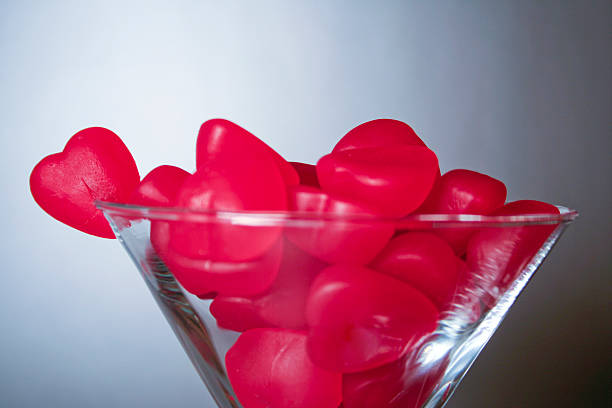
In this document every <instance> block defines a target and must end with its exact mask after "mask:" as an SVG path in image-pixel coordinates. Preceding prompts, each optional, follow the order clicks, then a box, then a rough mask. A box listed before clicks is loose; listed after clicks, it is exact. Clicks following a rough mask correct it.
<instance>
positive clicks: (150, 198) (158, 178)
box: [129, 165, 191, 207]
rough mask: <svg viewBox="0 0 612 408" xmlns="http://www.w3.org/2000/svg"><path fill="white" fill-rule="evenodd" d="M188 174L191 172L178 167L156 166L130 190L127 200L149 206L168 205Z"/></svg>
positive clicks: (171, 203)
mask: <svg viewBox="0 0 612 408" xmlns="http://www.w3.org/2000/svg"><path fill="white" fill-rule="evenodd" d="M189 176H191V174H189V173H188V172H186V171H185V170H183V169H181V168H179V167H175V166H167V165H164V166H159V167H156V168H154V169H153V170H151V172H149V174H147V175H146V176H145V177H144V178H143V179H142V181H141V182H140V184H139V185H138V187H137V188H136V189H135V190H134V191H133V192H132V194H131V196H130V199H129V202H130V204H135V205H143V206H150V207H158V206H159V207H170V206H172V205H173V204H174V199H175V197H176V195H177V194H178V191H179V189H180V188H181V186H182V185H183V183H184V182H185V180H187V178H188V177H189Z"/></svg>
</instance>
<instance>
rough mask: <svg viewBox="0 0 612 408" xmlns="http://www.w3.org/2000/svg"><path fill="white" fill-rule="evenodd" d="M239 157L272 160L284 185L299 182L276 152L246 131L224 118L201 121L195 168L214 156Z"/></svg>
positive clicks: (200, 166) (292, 184) (199, 167)
mask: <svg viewBox="0 0 612 408" xmlns="http://www.w3.org/2000/svg"><path fill="white" fill-rule="evenodd" d="M241 156H246V157H252V158H256V159H257V160H259V161H268V160H270V161H272V162H274V163H275V164H276V166H277V167H278V170H279V172H280V174H281V176H282V177H283V180H284V181H285V184H286V185H287V186H295V185H298V184H299V182H300V179H299V176H298V174H297V172H296V171H295V169H294V168H293V167H292V166H291V165H290V164H289V163H288V162H287V161H286V160H285V159H283V157H282V156H281V155H280V154H278V153H276V151H274V149H272V148H271V147H270V146H268V145H267V144H265V143H264V142H263V141H261V140H260V139H259V138H257V137H256V136H255V135H253V134H252V133H250V132H248V131H247V130H245V129H243V128H241V127H240V126H238V125H236V124H235V123H232V122H230V121H229V120H225V119H211V120H208V121H206V122H204V123H203V124H202V126H201V127H200V131H199V132H198V140H197V143H196V165H197V168H198V170H199V169H201V168H202V167H203V166H205V165H206V163H207V162H208V161H209V160H213V159H215V158H219V157H241Z"/></svg>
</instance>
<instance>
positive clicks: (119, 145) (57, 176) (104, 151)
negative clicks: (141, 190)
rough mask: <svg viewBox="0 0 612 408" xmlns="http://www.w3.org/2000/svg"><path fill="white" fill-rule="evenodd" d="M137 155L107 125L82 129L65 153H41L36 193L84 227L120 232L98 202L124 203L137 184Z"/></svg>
mask: <svg viewBox="0 0 612 408" xmlns="http://www.w3.org/2000/svg"><path fill="white" fill-rule="evenodd" d="M139 182H140V176H139V174H138V168H137V167H136V163H135V162H134V158H133V157H132V155H131V154H130V152H129V151H128V149H127V147H125V145H124V144H123V142H122V141H121V139H119V137H118V136H117V135H116V134H114V133H113V132H111V131H110V130H108V129H105V128H101V127H92V128H87V129H83V130H81V131H79V132H77V133H76V134H75V135H74V136H72V137H71V138H70V140H69V141H68V143H67V144H66V147H65V148H64V150H63V151H62V152H61V153H55V154H52V155H50V156H47V157H45V158H44V159H42V160H41V161H40V162H39V163H38V164H37V165H36V167H34V170H32V174H31V175H30V190H31V192H32V195H33V196H34V199H35V200H36V202H37V203H38V205H40V207H41V208H42V209H43V210H45V211H46V212H47V213H48V214H49V215H51V216H52V217H53V218H55V219H57V220H58V221H61V222H63V223H64V224H67V225H69V226H71V227H73V228H76V229H78V230H80V231H83V232H85V233H88V234H91V235H95V236H98V237H102V238H115V235H114V234H113V232H112V230H111V228H110V226H109V225H108V222H107V221H106V219H105V218H104V215H103V214H102V212H101V211H100V210H98V209H97V208H96V207H95V205H94V202H95V201H96V200H100V201H113V202H118V203H125V202H127V201H128V199H129V197H130V194H131V193H132V191H133V190H134V189H135V188H136V186H138V183H139Z"/></svg>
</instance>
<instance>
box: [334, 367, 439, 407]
mask: <svg viewBox="0 0 612 408" xmlns="http://www.w3.org/2000/svg"><path fill="white" fill-rule="evenodd" d="M447 365H448V360H447V359H442V360H441V361H436V362H434V363H430V364H427V365H423V364H422V363H420V362H418V361H417V362H415V361H412V360H410V359H407V358H406V357H402V358H400V359H399V360H397V361H394V362H393V363H390V364H387V365H384V366H382V367H378V368H375V369H372V370H367V371H361V372H358V373H352V374H344V375H343V376H342V397H343V403H344V408H372V407H376V408H412V407H415V408H418V407H421V406H422V405H423V404H424V403H425V401H427V398H429V396H430V394H431V392H432V391H433V389H434V387H435V386H436V384H437V382H438V381H439V380H440V377H442V375H443V374H444V369H445V368H446V366H447Z"/></svg>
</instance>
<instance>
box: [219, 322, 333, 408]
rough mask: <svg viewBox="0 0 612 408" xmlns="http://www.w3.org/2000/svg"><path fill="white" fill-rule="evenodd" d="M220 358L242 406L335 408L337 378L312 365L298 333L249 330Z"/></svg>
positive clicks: (304, 344) (301, 337) (303, 336)
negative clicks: (223, 359)
mask: <svg viewBox="0 0 612 408" xmlns="http://www.w3.org/2000/svg"><path fill="white" fill-rule="evenodd" d="M225 362H226V366H227V375H228V377H229V379H230V381H231V383H232V387H233V388H234V391H235V392H236V396H237V397H238V400H239V401H240V403H241V404H242V406H243V407H244V408H306V407H312V408H315V407H316V408H337V407H338V405H339V404H340V402H341V401H342V376H341V375H340V374H339V373H331V372H328V371H325V370H323V369H321V368H319V367H317V366H315V365H314V364H312V362H311V361H310V359H309V358H308V354H307V353H306V335H305V334H304V333H303V332H298V331H293V330H284V329H253V330H249V331H247V332H244V333H242V334H241V335H240V337H239V338H238V340H237V341H236V343H235V344H234V346H232V348H231V349H230V350H229V351H228V352H227V355H226V357H225Z"/></svg>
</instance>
